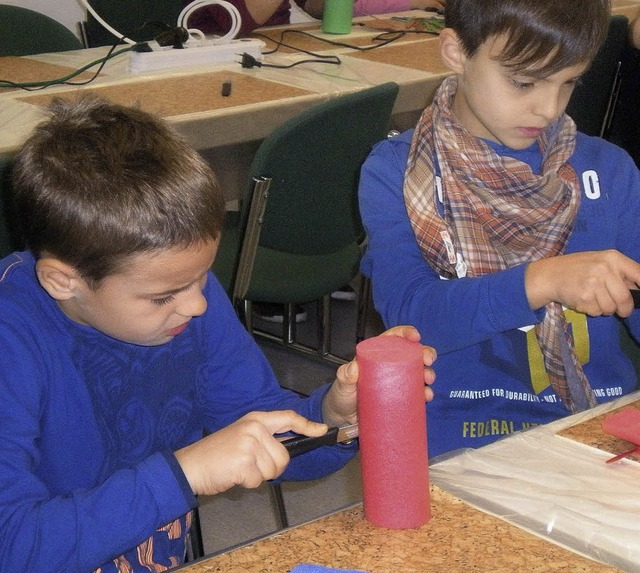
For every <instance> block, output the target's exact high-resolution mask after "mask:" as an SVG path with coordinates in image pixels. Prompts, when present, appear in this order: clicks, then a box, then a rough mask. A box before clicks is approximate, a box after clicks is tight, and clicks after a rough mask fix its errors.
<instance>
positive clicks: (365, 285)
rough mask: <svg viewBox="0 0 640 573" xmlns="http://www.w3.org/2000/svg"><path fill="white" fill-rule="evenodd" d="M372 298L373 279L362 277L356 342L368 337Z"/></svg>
mask: <svg viewBox="0 0 640 573" xmlns="http://www.w3.org/2000/svg"><path fill="white" fill-rule="evenodd" d="M370 300H371V279H370V278H369V277H365V276H364V275H362V276H361V277H360V292H359V293H358V311H357V313H358V314H357V318H356V344H357V343H358V342H362V341H363V340H364V339H365V338H366V337H367V318H368V316H367V315H368V314H369V302H370Z"/></svg>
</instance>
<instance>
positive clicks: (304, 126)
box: [213, 82, 398, 363]
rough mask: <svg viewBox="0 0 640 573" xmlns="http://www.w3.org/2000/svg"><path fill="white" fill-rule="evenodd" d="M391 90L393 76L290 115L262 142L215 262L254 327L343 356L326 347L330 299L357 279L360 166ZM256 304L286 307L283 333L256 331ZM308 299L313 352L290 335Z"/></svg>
mask: <svg viewBox="0 0 640 573" xmlns="http://www.w3.org/2000/svg"><path fill="white" fill-rule="evenodd" d="M397 94H398V85H397V84H395V83H393V82H390V83H386V84H383V85H380V86H375V87H372V88H368V89H365V90H362V91H359V92H355V93H352V94H347V95H344V96H340V97H336V98H334V99H331V100H328V101H326V102H323V103H321V104H318V105H316V106H314V107H312V108H311V109H309V110H307V111H305V112H303V113H301V114H300V115H298V116H297V117H294V118H292V119H290V120H288V121H286V122H285V123H284V124H282V125H281V126H280V127H278V128H277V129H276V130H274V131H273V133H271V134H270V135H269V136H268V137H267V138H266V139H265V140H264V142H263V143H262V144H261V146H260V148H259V149H258V151H257V153H256V155H255V157H254V160H253V163H252V165H251V167H250V173H249V181H250V182H249V185H248V187H247V191H246V194H245V197H244V199H243V201H242V209H241V211H240V212H239V213H231V214H229V216H228V218H227V223H226V224H225V230H224V234H223V237H222V241H221V244H220V248H219V252H218V256H217V258H216V261H215V263H214V267H213V270H214V272H215V273H216V275H217V276H218V279H219V280H220V281H221V283H222V284H223V286H225V288H226V289H227V292H228V293H229V296H230V297H231V298H232V300H233V302H234V304H235V305H236V308H237V309H238V311H239V314H240V316H241V319H242V320H243V321H244V323H245V325H246V327H247V328H248V330H249V331H250V332H253V333H254V334H256V335H258V336H262V337H266V338H270V339H271V340H275V341H277V342H280V343H282V344H284V345H285V346H286V347H289V348H292V349H295V350H300V351H303V352H306V353H311V354H314V355H317V356H319V357H321V358H323V359H327V360H330V361H332V362H337V363H343V362H345V359H343V358H341V357H337V356H334V355H333V354H331V352H330V314H331V308H330V295H331V293H332V292H333V291H335V290H337V289H339V288H340V287H342V286H344V285H346V284H348V283H349V282H351V281H352V280H353V279H354V278H355V277H357V275H358V267H359V262H360V257H361V253H362V251H361V245H362V242H363V240H364V231H363V228H362V224H361V221H360V216H359V212H358V204H357V186H358V179H359V175H360V167H361V165H362V163H363V161H364V160H365V158H366V157H367V155H368V154H369V152H370V151H371V147H372V146H373V144H374V143H376V142H377V141H380V140H382V139H384V137H385V135H386V133H387V131H388V127H389V121H390V116H391V111H392V109H393V105H394V102H395V99H396V96H397ZM253 301H260V302H272V303H281V304H283V305H285V308H286V312H285V317H284V324H283V333H282V337H279V336H274V335H271V334H270V333H267V332H263V331H260V330H258V329H255V328H254V327H253V323H252V318H251V303H252V302H253ZM311 301H318V308H319V312H318V346H317V348H311V347H308V346H304V345H302V344H299V343H298V342H297V341H296V336H295V320H294V310H293V309H294V305H295V304H300V303H306V302H311Z"/></svg>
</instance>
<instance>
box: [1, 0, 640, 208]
mask: <svg viewBox="0 0 640 573" xmlns="http://www.w3.org/2000/svg"><path fill="white" fill-rule="evenodd" d="M613 6H614V8H613V11H614V12H616V13H623V14H626V15H627V16H629V17H634V16H635V15H637V14H638V13H639V11H640V0H613ZM425 14H426V13H425V12H422V11H411V12H407V13H402V14H401V15H403V16H416V17H424V16H425ZM391 16H392V15H385V16H384V17H380V18H372V17H363V18H357V19H356V20H355V21H356V25H355V26H354V28H353V32H352V33H351V34H348V35H344V36H342V35H341V36H335V35H329V34H324V33H323V32H322V31H321V28H320V27H319V25H318V24H310V25H298V26H287V27H272V28H264V29H262V30H258V33H259V34H266V35H267V36H268V37H270V38H271V40H277V39H278V38H279V37H280V36H281V35H282V33H283V32H284V31H285V30H290V29H297V30H303V31H305V32H307V33H309V34H311V35H312V36H314V37H315V39H314V38H309V37H305V36H298V37H297V38H295V39H294V38H293V36H291V35H287V42H288V43H292V44H293V45H302V46H305V47H309V45H311V46H312V48H313V49H316V50H318V51H319V52H322V53H324V54H337V55H338V56H339V57H340V59H341V63H340V65H331V64H305V65H301V66H296V67H294V68H290V69H273V68H266V67H261V68H252V69H243V68H242V67H241V66H240V65H239V64H238V63H236V62H232V63H225V64H218V65H215V66H207V67H200V66H194V67H189V68H185V69H170V70H164V71H159V72H148V73H144V74H132V73H131V72H129V71H128V69H127V64H128V58H129V56H128V54H123V55H121V56H118V57H117V58H115V59H114V60H111V61H110V62H108V63H107V65H106V66H105V67H104V69H103V70H102V72H101V74H100V77H99V78H97V79H96V80H95V81H94V82H92V83H90V84H88V85H85V86H78V87H71V86H55V87H49V88H47V89H46V90H43V91H37V92H29V93H27V92H24V91H21V90H10V89H0V155H7V154H12V153H14V152H15V151H16V149H17V148H18V147H19V146H20V144H21V143H22V141H24V139H25V138H26V137H27V136H28V135H29V134H30V133H31V131H32V130H33V128H34V126H35V125H36V124H37V123H38V122H39V121H40V120H41V119H42V117H43V115H42V106H43V105H45V104H46V103H47V102H48V101H49V100H50V99H51V98H52V97H54V96H60V97H74V96H76V95H77V94H78V93H79V92H89V93H97V94H100V95H103V96H105V97H108V98H110V99H112V100H114V101H117V102H119V103H123V104H126V105H139V106H140V107H142V108H143V109H146V110H148V111H151V112H154V113H158V114H160V115H161V116H163V117H165V118H166V119H167V120H168V121H169V122H170V123H172V124H173V125H174V126H175V127H176V128H177V129H178V130H179V131H180V132H181V133H183V134H184V135H185V137H186V138H187V139H188V140H189V142H190V143H191V144H192V145H193V146H194V147H196V148H197V149H199V150H200V151H201V152H202V153H203V155H205V157H206V158H207V159H208V160H209V161H210V163H211V164H212V165H213V167H214V169H215V170H216V172H217V173H218V175H219V178H220V180H221V184H222V188H223V190H224V193H225V198H226V199H227V200H232V199H235V198H237V197H238V196H240V195H241V194H242V192H243V190H244V187H245V179H246V173H247V168H248V165H249V163H250V161H251V159H252V157H253V155H254V153H255V150H256V149H257V147H258V145H259V143H260V141H261V140H262V139H263V138H264V137H265V136H266V135H267V134H268V133H270V132H271V131H272V130H273V129H274V128H275V127H277V126H278V125H280V124H281V123H282V122H283V121H285V120H286V119H288V118H290V117H293V116H294V115H296V114H298V113H300V112H301V111H303V110H305V109H307V108H308V107H310V106H311V105H313V104H315V103H319V102H320V101H323V100H326V99H328V98H331V97H335V96H337V95H340V94H343V93H348V92H351V91H356V90H360V89H364V88H366V87H370V86H373V85H378V84H380V83H384V82H387V81H395V82H397V83H398V84H399V85H400V92H399V95H398V99H397V101H396V105H395V108H394V112H393V127H394V128H395V129H398V130H404V129H407V128H409V127H412V126H413V125H414V124H415V122H416V121H417V119H418V118H419V116H420V114H421V112H422V110H423V109H424V107H425V106H426V105H427V104H428V103H429V102H430V101H431V100H432V98H433V94H434V93H435V90H436V89H437V88H438V86H439V85H440V83H441V82H442V80H443V79H444V78H445V77H446V76H447V75H448V74H449V73H450V72H449V71H448V70H447V69H446V67H445V66H444V65H443V63H442V61H441V59H440V55H439V51H438V39H437V37H436V36H429V35H424V34H412V33H411V32H409V33H408V34H407V35H405V36H404V37H402V38H401V39H399V40H398V41H395V42H392V43H390V44H387V45H385V46H382V47H377V48H375V49H373V50H369V51H364V52H363V51H358V50H357V49H355V48H349V47H345V46H331V45H329V44H327V43H326V42H325V40H333V41H339V42H342V43H345V44H350V45H353V46H357V47H359V48H362V47H364V46H370V45H374V44H376V41H375V40H374V38H375V37H376V36H377V35H379V33H380V30H378V29H374V28H371V27H370V26H367V23H371V22H374V23H375V25H376V26H380V25H384V24H385V22H387V23H389V22H390V21H389V18H390V17H391ZM396 25H397V22H396ZM285 33H286V32H285ZM260 37H261V38H263V39H264V37H263V36H260ZM267 42H268V44H269V47H273V42H272V41H269V40H267ZM105 53H106V49H105V48H94V49H91V50H79V51H76V52H63V53H56V54H40V55H36V56H29V57H24V58H0V79H9V80H13V81H38V80H45V79H51V78H56V77H61V76H63V75H65V74H66V73H68V72H69V71H71V70H75V69H78V68H80V67H82V66H84V65H86V64H88V63H90V62H92V61H94V60H95V59H96V58H98V57H100V56H102V55H104V54H105ZM307 57H308V56H307V55H306V54H297V53H295V52H294V51H293V50H291V49H286V48H283V49H282V50H281V51H279V52H277V53H275V54H271V55H267V56H266V58H265V62H266V63H273V64H290V63H292V62H294V61H298V60H300V59H304V58H307ZM88 76H89V74H88V73H86V74H85V75H84V77H85V78H86V77H88ZM225 81H231V82H232V91H231V94H230V96H228V97H224V96H222V94H221V86H222V83H223V82H225ZM309 149H310V152H312V150H313V143H312V142H310V145H309Z"/></svg>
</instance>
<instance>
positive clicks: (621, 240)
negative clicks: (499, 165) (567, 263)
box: [359, 131, 640, 456]
mask: <svg viewBox="0 0 640 573" xmlns="http://www.w3.org/2000/svg"><path fill="white" fill-rule="evenodd" d="M412 136H413V132H412V131H408V132H405V133H403V134H401V135H399V136H397V137H395V138H393V139H391V140H387V141H384V142H382V143H380V144H378V146H377V147H376V148H375V149H374V150H373V152H372V153H371V155H370V156H369V158H368V159H367V161H366V162H365V164H364V166H363V169H362V177H361V182H360V193H359V200H360V211H361V214H362V218H363V221H364V225H365V229H366V231H367V235H368V240H369V241H368V246H367V251H366V253H365V256H364V258H363V261H362V266H361V268H362V271H363V273H364V274H365V275H367V276H369V277H371V278H372V285H373V297H374V302H375V306H376V308H377V309H378V311H379V312H380V313H381V315H382V318H383V320H384V323H385V325H386V326H388V327H389V326H393V325H397V324H412V325H414V326H416V327H417V328H418V330H419V331H420V333H421V335H422V342H423V343H425V344H428V345H431V346H433V347H435V349H436V350H437V351H438V360H437V361H436V363H435V365H434V368H435V371H436V375H437V381H436V384H435V385H434V391H435V398H434V400H433V401H432V402H430V403H429V404H428V406H427V419H428V423H427V430H428V440H429V454H430V456H436V455H439V454H442V453H444V452H447V451H450V450H454V449H458V448H465V447H478V446H481V445H484V444H487V443H490V442H492V441H494V440H496V439H498V438H499V437H500V436H504V435H506V434H509V433H512V432H514V431H518V430H522V429H526V428H527V427H529V426H531V425H535V424H540V423H546V422H549V421H551V420H554V419H557V418H559V417H562V416H564V415H566V414H567V413H568V412H567V410H566V408H565V407H564V405H563V404H562V403H561V401H560V400H559V398H558V396H557V395H556V394H555V392H554V391H553V390H552V389H551V387H550V386H549V385H548V379H546V378H545V375H541V369H540V366H541V362H540V361H541V360H542V358H541V354H540V350H539V347H538V345H537V342H536V341H535V335H534V332H533V329H532V327H533V325H535V324H537V323H538V322H540V321H541V320H542V319H543V317H544V309H541V310H539V311H532V310H531V308H530V307H529V303H528V300H527V296H526V292H525V286H524V273H525V269H526V265H520V266H517V267H514V268H510V269H507V270H504V271H502V272H498V273H494V274H490V275H485V276H482V277H477V278H462V279H454V280H442V279H441V278H440V277H439V276H438V274H437V273H436V272H435V271H434V270H433V269H432V268H431V267H430V266H429V265H428V264H427V263H426V262H425V260H424V258H423V257H422V254H421V252H420V250H419V247H418V244H417V242H416V238H415V235H414V233H413V229H412V227H411V223H410V221H409V217H408V215H407V211H406V208H405V203H404V198H403V179H404V173H405V169H406V164H407V158H408V154H409V147H410V144H411V139H412ZM489 144H490V145H492V147H493V148H494V149H495V151H496V152H497V153H498V154H500V155H509V156H512V157H515V158H517V159H519V160H521V161H524V162H526V163H527V164H529V165H530V166H531V167H532V169H533V170H534V172H539V170H540V165H541V160H542V157H541V154H540V152H539V149H538V147H537V145H535V144H534V145H532V146H531V147H529V148H528V149H524V150H513V149H510V148H507V147H504V146H501V145H499V144H497V143H491V142H489ZM570 163H571V165H572V166H573V168H574V169H575V170H576V172H577V174H578V177H579V179H580V181H581V184H582V198H581V203H580V209H579V211H578V215H577V220H576V225H575V229H574V231H573V233H572V235H571V237H570V239H569V242H568V244H567V248H566V251H565V252H566V253H573V252H577V251H595V250H603V249H618V250H619V251H621V252H622V253H624V254H626V255H628V256H629V257H631V258H633V259H635V260H636V261H640V235H639V232H638V222H639V221H640V176H639V173H638V169H637V167H636V166H635V164H634V163H633V161H632V160H631V158H630V157H629V156H628V155H627V154H626V153H625V152H624V151H622V150H621V149H619V148H617V147H615V146H613V145H612V144H610V143H608V142H605V141H603V140H601V139H598V138H592V137H587V136H585V135H583V134H578V136H577V144H576V150H575V153H574V155H573V156H572V158H571V160H570ZM566 315H567V318H568V320H569V322H570V323H571V326H572V328H573V334H574V339H575V342H576V346H577V350H578V354H579V359H580V360H581V362H582V363H583V364H584V370H585V373H586V375H587V377H588V379H589V381H590V383H591V385H592V387H593V388H594V390H595V393H596V396H597V398H598V400H599V401H605V400H608V399H611V398H614V397H616V396H619V395H621V394H624V393H628V392H630V391H631V390H634V389H635V388H636V384H637V382H636V377H635V373H634V369H633V367H632V365H631V363H630V361H629V359H628V357H627V356H626V355H625V354H624V353H623V351H622V350H621V348H620V340H619V328H620V323H619V322H620V321H619V319H618V318H617V317H606V316H602V317H597V318H594V317H587V316H585V315H582V314H579V313H576V312H571V311H568V312H567V313H566ZM628 323H629V325H630V327H631V329H632V331H633V332H634V333H635V334H636V336H637V335H638V334H640V313H638V312H635V313H633V315H632V316H631V317H630V318H629V319H628Z"/></svg>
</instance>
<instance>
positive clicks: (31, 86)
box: [0, 44, 134, 91]
mask: <svg viewBox="0 0 640 573" xmlns="http://www.w3.org/2000/svg"><path fill="white" fill-rule="evenodd" d="M117 45H118V44H114V45H113V46H111V48H110V49H109V52H108V53H107V55H106V56H103V57H102V58H98V59H97V60H94V61H93V62H89V63H88V64H87V65H85V66H82V67H81V68H78V69H77V70H74V71H73V72H71V73H70V74H68V75H66V76H63V77H61V78H55V79H52V80H42V81H37V82H13V81H11V80H3V79H0V88H19V89H23V90H25V91H37V90H42V89H45V88H48V87H49V86H55V85H66V86H84V85H86V84H89V83H91V82H92V81H94V80H95V79H96V78H97V77H98V76H99V75H100V72H101V71H102V69H103V68H104V66H105V65H106V63H107V62H108V61H109V60H111V59H113V58H115V57H116V56H119V55H120V54H124V53H125V52H130V51H131V50H133V49H134V46H129V47H127V48H122V49H121V50H118V51H117V52H116V51H115V49H116V47H117ZM98 64H99V65H100V67H99V68H98V69H97V70H96V71H95V73H94V74H93V76H92V77H91V78H88V79H86V80H83V81H77V82H72V81H70V80H72V79H73V78H75V77H76V76H79V75H80V74H81V73H82V72H85V71H87V70H88V69H91V68H93V67H94V66H97V65H98Z"/></svg>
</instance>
